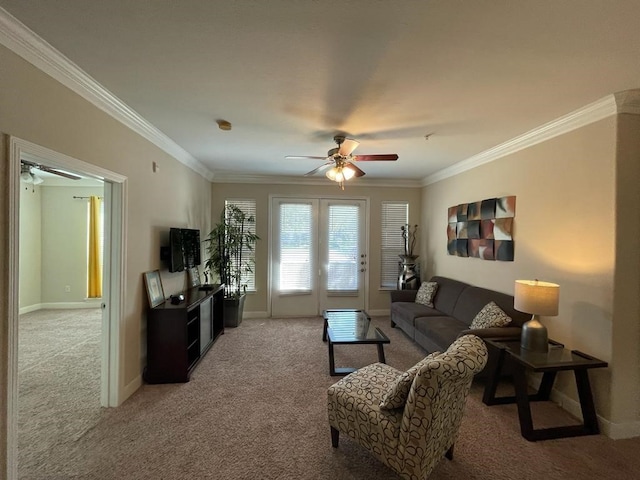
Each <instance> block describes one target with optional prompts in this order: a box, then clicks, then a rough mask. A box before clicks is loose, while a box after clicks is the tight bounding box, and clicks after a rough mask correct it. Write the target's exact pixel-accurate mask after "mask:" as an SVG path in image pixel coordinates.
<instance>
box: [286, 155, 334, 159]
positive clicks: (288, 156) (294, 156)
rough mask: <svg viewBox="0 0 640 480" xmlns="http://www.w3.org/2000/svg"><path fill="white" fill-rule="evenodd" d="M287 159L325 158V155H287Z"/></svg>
mask: <svg viewBox="0 0 640 480" xmlns="http://www.w3.org/2000/svg"><path fill="white" fill-rule="evenodd" d="M284 158H286V159H287V160H300V159H303V158H304V159H308V158H311V159H313V160H326V159H327V157H310V156H308V155H287V156H286V157H284Z"/></svg>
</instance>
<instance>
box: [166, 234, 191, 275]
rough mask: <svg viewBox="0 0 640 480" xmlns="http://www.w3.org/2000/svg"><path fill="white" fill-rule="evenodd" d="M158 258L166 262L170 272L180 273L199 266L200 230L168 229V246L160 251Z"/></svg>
mask: <svg viewBox="0 0 640 480" xmlns="http://www.w3.org/2000/svg"><path fill="white" fill-rule="evenodd" d="M160 256H161V257H162V259H163V260H165V261H166V262H167V264H168V267H169V271H170V272H182V271H183V270H185V269H186V268H192V267H196V266H198V265H200V263H201V257H200V230H196V229H192V228H171V229H169V246H168V247H163V248H162V249H161V255H160Z"/></svg>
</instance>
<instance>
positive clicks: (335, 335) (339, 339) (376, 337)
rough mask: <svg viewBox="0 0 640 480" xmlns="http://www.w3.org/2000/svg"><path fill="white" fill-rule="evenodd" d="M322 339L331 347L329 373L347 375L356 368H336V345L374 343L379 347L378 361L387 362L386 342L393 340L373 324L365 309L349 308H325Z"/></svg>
mask: <svg viewBox="0 0 640 480" xmlns="http://www.w3.org/2000/svg"><path fill="white" fill-rule="evenodd" d="M322 316H323V317H324V328H323V331H322V340H323V341H326V342H327V345H328V347H329V374H330V375H333V376H336V375H346V374H348V373H351V372H354V371H356V370H357V369H356V368H350V367H341V368H336V365H335V357H334V352H333V347H334V345H361V344H373V345H376V346H377V348H378V361H379V362H380V363H385V358H384V344H385V343H390V342H391V340H389V339H388V338H387V336H386V335H385V334H384V333H382V330H380V329H379V328H377V327H374V326H373V325H371V318H370V317H369V315H368V314H367V312H365V311H364V310H356V309H349V308H342V309H333V310H325V311H324V312H322Z"/></svg>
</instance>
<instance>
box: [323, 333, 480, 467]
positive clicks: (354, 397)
mask: <svg viewBox="0 0 640 480" xmlns="http://www.w3.org/2000/svg"><path fill="white" fill-rule="evenodd" d="M486 362H487V348H486V346H485V344H484V342H483V341H482V340H481V339H480V338H479V337H477V336H475V335H465V336H463V337H460V338H459V339H457V340H456V341H455V342H453V343H452V344H451V346H450V347H449V348H448V349H447V351H446V352H444V353H440V352H435V353H432V354H431V355H429V356H427V357H426V358H424V359H423V360H421V361H420V362H418V363H417V364H416V365H414V366H413V367H411V368H410V369H409V370H407V371H406V372H401V371H399V370H397V369H395V368H393V367H390V366H388V365H385V364H382V363H374V364H372V365H369V366H367V367H364V368H361V369H359V370H357V371H355V372H353V373H352V374H350V375H348V376H346V377H344V378H343V379H342V380H340V381H339V382H337V383H335V384H334V385H332V386H331V387H329V390H328V410H329V425H330V426H331V443H332V445H333V447H335V448H337V447H338V439H339V434H340V432H342V433H345V434H347V435H349V437H351V438H352V439H353V440H355V441H356V442H357V443H359V444H360V445H361V446H363V447H364V448H366V449H367V450H369V451H370V452H372V453H373V454H374V455H375V456H376V457H378V458H379V459H380V460H381V461H382V462H384V463H385V464H386V465H388V466H389V467H390V468H392V469H393V470H395V471H396V472H398V473H399V474H400V476H401V477H402V478H405V479H408V480H418V479H420V480H423V479H425V478H427V476H428V475H429V474H430V473H431V471H432V470H433V469H434V468H435V466H436V465H437V464H438V462H439V461H440V460H441V459H442V457H443V456H445V455H446V456H447V458H449V459H451V458H453V444H454V442H455V440H456V438H457V436H458V429H459V427H460V423H461V421H462V415H463V413H464V407H465V403H466V398H467V395H468V393H469V389H470V387H471V381H472V380H473V376H474V375H475V374H477V373H478V372H480V371H481V370H482V369H483V368H484V366H485V364H486Z"/></svg>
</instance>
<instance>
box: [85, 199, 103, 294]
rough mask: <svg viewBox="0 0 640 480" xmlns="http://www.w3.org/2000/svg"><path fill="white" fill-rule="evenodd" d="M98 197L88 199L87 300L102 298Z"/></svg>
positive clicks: (100, 223)
mask: <svg viewBox="0 0 640 480" xmlns="http://www.w3.org/2000/svg"><path fill="white" fill-rule="evenodd" d="M101 220H102V219H101V218H100V197H95V196H92V197H89V294H88V295H87V296H88V297H89V298H101V297H102V258H101V257H102V252H101V250H102V249H101V248H100V243H101V240H102V235H101V229H102V221H101Z"/></svg>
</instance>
